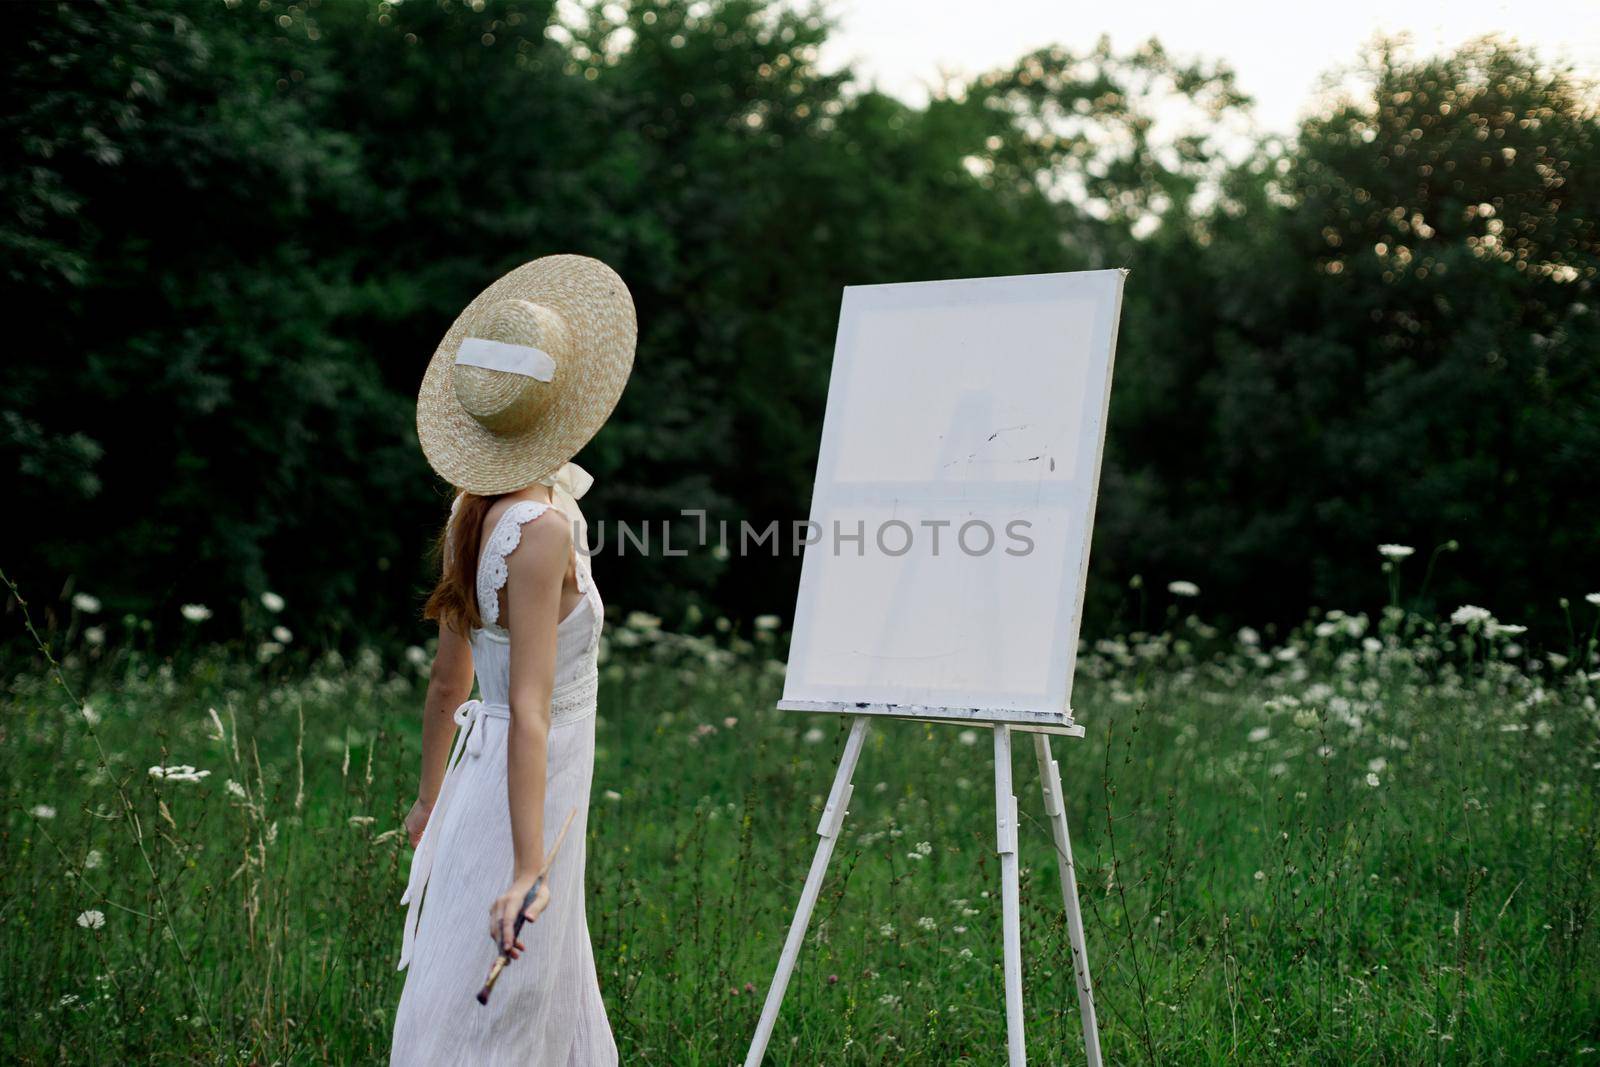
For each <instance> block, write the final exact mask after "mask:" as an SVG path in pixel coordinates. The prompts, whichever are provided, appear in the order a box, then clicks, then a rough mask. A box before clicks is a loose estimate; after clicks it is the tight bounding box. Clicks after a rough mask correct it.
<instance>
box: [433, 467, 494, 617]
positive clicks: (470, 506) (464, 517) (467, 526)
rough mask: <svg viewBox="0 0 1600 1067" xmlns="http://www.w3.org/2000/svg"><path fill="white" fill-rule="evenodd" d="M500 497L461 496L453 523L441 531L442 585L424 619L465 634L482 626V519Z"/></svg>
mask: <svg viewBox="0 0 1600 1067" xmlns="http://www.w3.org/2000/svg"><path fill="white" fill-rule="evenodd" d="M498 499H499V497H495V496H478V495H477V494H476V493H462V494H461V502H460V503H459V504H457V505H456V506H455V509H454V511H453V512H452V514H451V516H450V519H449V520H448V521H447V522H446V523H445V524H444V529H443V530H441V531H439V541H438V544H437V545H436V546H435V552H436V554H437V555H438V557H439V564H440V566H439V584H438V585H436V586H434V587H433V593H432V594H431V595H429V597H428V603H427V606H426V607H424V608H423V609H422V617H423V618H425V619H438V620H439V621H440V622H442V623H444V624H445V625H446V626H448V627H450V629H452V630H454V631H456V632H457V633H460V634H465V633H467V632H468V631H469V630H472V629H473V628H475V627H478V626H482V625H483V616H482V615H480V614H479V613H478V592H477V574H478V542H479V541H481V540H482V538H483V517H484V516H485V515H486V514H488V512H489V507H490V505H492V504H493V503H494V502H495V501H496V500H498Z"/></svg>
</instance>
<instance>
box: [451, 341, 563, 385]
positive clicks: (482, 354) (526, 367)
mask: <svg viewBox="0 0 1600 1067" xmlns="http://www.w3.org/2000/svg"><path fill="white" fill-rule="evenodd" d="M456 366H458V367H482V368H483V369H484V370H497V371H504V372H505V373H506V374H520V375H522V376H523V377H524V378H535V379H537V380H539V381H541V382H548V381H549V380H550V379H552V378H554V377H555V376H556V361H555V357H554V356H552V355H550V353H548V352H546V351H545V350H544V349H542V348H534V347H533V346H532V345H513V344H508V343H507V342H505V341H491V340H489V339H488V338H487V337H469V338H467V339H466V340H465V341H462V342H461V347H459V348H457V349H456Z"/></svg>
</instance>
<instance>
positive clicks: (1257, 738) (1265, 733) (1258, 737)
mask: <svg viewBox="0 0 1600 1067" xmlns="http://www.w3.org/2000/svg"><path fill="white" fill-rule="evenodd" d="M1271 736H1272V727H1270V726H1257V727H1256V728H1255V729H1254V730H1251V731H1250V741H1251V743H1252V744H1260V743H1261V742H1262V741H1265V740H1266V739H1267V738H1269V737H1271Z"/></svg>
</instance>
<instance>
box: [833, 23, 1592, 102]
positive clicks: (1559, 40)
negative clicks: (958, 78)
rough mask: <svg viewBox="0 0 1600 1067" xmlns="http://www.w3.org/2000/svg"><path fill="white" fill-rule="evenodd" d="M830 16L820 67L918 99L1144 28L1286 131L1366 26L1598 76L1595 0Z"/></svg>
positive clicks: (1433, 47)
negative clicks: (1228, 70) (1505, 49)
mask: <svg viewBox="0 0 1600 1067" xmlns="http://www.w3.org/2000/svg"><path fill="white" fill-rule="evenodd" d="M827 3H828V4H829V8H830V10H831V11H832V12H833V13H834V15H835V16H836V17H837V19H838V20H839V24H840V25H839V29H838V30H837V31H836V32H835V34H834V37H833V39H832V41H831V42H830V44H829V46H828V47H827V48H826V49H824V52H823V55H822V61H823V62H822V66H823V69H825V70H831V69H833V68H834V67H836V66H838V65H840V64H842V63H844V62H846V61H851V60H853V61H854V62H855V69H856V70H857V72H858V73H859V74H860V75H861V76H862V78H863V79H864V80H870V81H875V82H876V83H877V86H878V88H879V89H882V90H884V91H886V92H889V93H893V94H894V95H896V96H899V97H901V98H903V99H906V100H910V101H915V102H918V103H920V102H922V101H923V100H925V99H926V98H927V88H926V87H927V86H928V85H930V84H935V83H937V81H938V75H939V72H940V71H941V70H946V71H950V72H954V73H959V74H976V73H979V72H982V71H985V70H989V69H991V68H994V67H1002V66H1007V65H1009V64H1010V63H1011V62H1012V61H1013V60H1015V59H1016V58H1017V57H1018V56H1021V55H1023V54H1024V53H1026V52H1030V51H1033V50H1034V49H1036V48H1040V47H1042V46H1044V45H1049V44H1060V45H1063V46H1065V47H1067V48H1069V49H1072V50H1075V51H1077V50H1087V49H1089V48H1091V47H1092V46H1093V45H1094V42H1095V40H1096V39H1097V38H1098V37H1099V36H1100V35H1101V34H1102V33H1104V34H1109V35H1110V37H1111V45H1112V48H1113V50H1114V51H1117V52H1128V51H1131V50H1133V49H1134V48H1135V47H1136V46H1137V45H1139V44H1140V43H1142V42H1143V41H1145V40H1148V39H1149V38H1150V37H1152V36H1154V37H1157V38H1158V39H1159V40H1160V41H1161V43H1162V45H1163V46H1164V47H1165V48H1166V49H1167V51H1168V52H1169V53H1170V54H1172V55H1174V56H1177V57H1179V58H1185V59H1189V58H1205V59H1211V60H1215V59H1222V60H1226V61H1227V63H1228V64H1229V65H1230V66H1231V67H1232V68H1233V70H1234V72H1235V74H1236V76H1237V78H1238V85H1239V88H1240V89H1242V90H1243V91H1244V92H1246V93H1248V94H1249V95H1251V96H1252V97H1254V98H1255V108H1254V111H1255V116H1256V121H1257V123H1258V125H1259V127H1260V128H1261V130H1262V131H1263V132H1267V131H1271V132H1277V133H1289V132H1292V131H1293V129H1294V127H1295V124H1296V120H1297V118H1298V117H1299V115H1300V114H1301V113H1302V112H1303V111H1304V110H1306V109H1307V108H1308V107H1309V106H1310V105H1311V103H1312V101H1313V94H1314V92H1315V90H1316V87H1317V79H1318V77H1319V76H1320V75H1321V74H1323V73H1324V72H1325V71H1327V70H1329V69H1331V68H1333V67H1337V66H1343V65H1348V64H1349V63H1351V62H1352V61H1354V60H1355V59H1356V57H1357V56H1358V55H1359V54H1360V52H1361V49H1362V46H1363V44H1365V43H1366V42H1367V41H1369V40H1371V38H1372V36H1373V35H1374V34H1376V33H1378V32H1380V31H1381V32H1384V33H1389V34H1395V33H1399V32H1405V33H1408V34H1409V35H1410V37H1411V40H1412V42H1413V43H1414V45H1415V47H1416V48H1417V50H1418V51H1420V52H1423V53H1434V52H1439V51H1444V50H1448V49H1450V48H1453V47H1454V46H1456V45H1459V44H1460V43H1461V42H1463V41H1466V40H1469V39H1471V38H1473V37H1478V36H1482V35H1483V34H1486V33H1501V34H1505V35H1507V36H1510V37H1512V38H1515V39H1516V40H1518V41H1520V42H1522V43H1523V44H1526V45H1531V46H1532V47H1533V48H1534V49H1535V50H1536V51H1537V52H1538V53H1539V54H1540V55H1541V56H1543V57H1544V58H1546V59H1547V60H1566V61H1569V62H1571V63H1572V64H1574V65H1575V66H1576V67H1577V68H1578V70H1579V71H1580V72H1581V73H1583V74H1585V75H1587V76H1588V77H1590V78H1594V79H1597V80H1600V0H1518V2H1510V0H1402V2H1398V3H1397V2H1395V0H1344V2H1342V3H1339V4H1315V5H1313V4H1294V3H1286V2H1284V0H1277V2H1271V3H1269V2H1263V0H1229V2H1224V3H1205V2H1203V0H1122V2H1120V3H1109V4H1096V5H1090V4H1087V3H1082V2H1077V3H1074V2H1072V0H827Z"/></svg>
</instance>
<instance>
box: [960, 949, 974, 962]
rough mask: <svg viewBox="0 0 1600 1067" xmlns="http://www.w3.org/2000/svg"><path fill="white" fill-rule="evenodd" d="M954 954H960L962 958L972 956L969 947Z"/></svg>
mask: <svg viewBox="0 0 1600 1067" xmlns="http://www.w3.org/2000/svg"><path fill="white" fill-rule="evenodd" d="M956 955H957V956H960V957H961V958H962V959H964V960H970V959H971V958H972V950H971V949H970V948H964V949H962V950H961V951H960V952H957V953H956Z"/></svg>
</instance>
